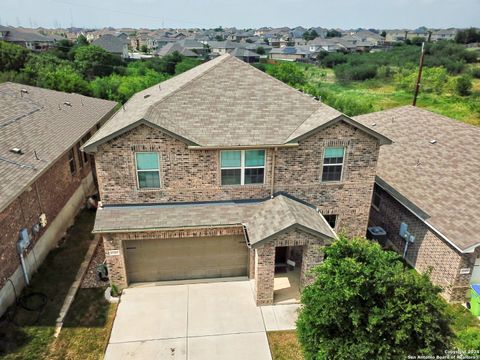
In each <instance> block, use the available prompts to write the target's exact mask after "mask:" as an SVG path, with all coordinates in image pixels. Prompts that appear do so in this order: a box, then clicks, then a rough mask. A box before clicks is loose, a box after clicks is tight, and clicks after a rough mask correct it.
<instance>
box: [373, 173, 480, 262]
mask: <svg viewBox="0 0 480 360" xmlns="http://www.w3.org/2000/svg"><path fill="white" fill-rule="evenodd" d="M379 180H380V181H381V182H382V183H383V184H386V185H388V183H387V182H386V181H384V180H383V179H381V178H380V177H379V176H378V175H377V176H376V178H375V184H377V185H378V186H379V187H380V188H382V190H384V191H385V192H387V193H388V194H389V195H390V196H392V197H393V198H394V199H395V200H396V201H398V202H399V203H400V204H401V205H402V206H403V207H404V208H406V209H407V210H408V211H409V212H410V213H412V214H413V215H414V216H415V217H416V218H417V219H419V220H420V221H421V222H422V223H424V224H425V225H426V226H427V227H428V228H429V229H430V230H432V231H433V232H434V233H435V234H437V235H438V236H440V237H441V238H442V239H443V240H445V241H446V242H447V243H449V244H450V245H451V246H453V247H454V248H455V249H456V250H457V251H459V252H460V253H461V254H471V253H473V252H474V251H475V249H476V248H477V247H478V246H479V245H480V244H476V245H473V246H470V247H468V248H466V249H464V250H462V249H460V248H459V247H458V246H457V245H455V243H454V242H453V241H451V240H450V239H449V238H448V237H447V236H445V235H444V234H442V232H441V231H439V230H438V229H437V228H435V227H434V226H432V225H431V224H429V223H428V222H427V221H426V220H425V219H423V218H422V217H421V216H420V215H418V214H417V213H416V212H415V211H414V210H413V209H412V208H411V207H410V206H409V205H407V204H406V203H405V202H404V201H402V200H401V199H400V198H399V197H398V196H396V195H395V194H394V193H393V192H392V191H391V190H390V189H388V188H387V186H385V185H383V184H380V183H379ZM392 189H393V187H392Z"/></svg>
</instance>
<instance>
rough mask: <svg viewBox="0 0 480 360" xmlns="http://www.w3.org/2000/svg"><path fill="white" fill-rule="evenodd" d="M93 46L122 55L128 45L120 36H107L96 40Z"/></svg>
mask: <svg viewBox="0 0 480 360" xmlns="http://www.w3.org/2000/svg"><path fill="white" fill-rule="evenodd" d="M92 45H95V46H99V47H101V48H102V49H104V50H105V51H107V52H109V53H112V54H122V53H123V49H124V48H125V45H126V43H125V41H124V40H122V39H121V38H119V37H118V36H115V35H111V34H106V35H103V36H101V37H99V38H98V39H96V40H94V41H93V42H92Z"/></svg>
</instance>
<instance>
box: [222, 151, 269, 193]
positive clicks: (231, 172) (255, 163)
mask: <svg viewBox="0 0 480 360" xmlns="http://www.w3.org/2000/svg"><path fill="white" fill-rule="evenodd" d="M220 172H221V182H222V185H246V184H263V183H264V180H265V150H222V151H220Z"/></svg>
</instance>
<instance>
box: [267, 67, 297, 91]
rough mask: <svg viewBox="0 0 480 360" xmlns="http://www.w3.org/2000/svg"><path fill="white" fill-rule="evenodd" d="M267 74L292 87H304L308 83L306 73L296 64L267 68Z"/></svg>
mask: <svg viewBox="0 0 480 360" xmlns="http://www.w3.org/2000/svg"><path fill="white" fill-rule="evenodd" d="M267 73H268V74H269V75H272V76H273V77H275V78H277V79H278V80H280V81H283V82H284V83H287V84H288V85H291V86H298V85H303V84H305V82H306V77H305V73H304V71H303V69H302V68H300V67H299V66H297V65H296V64H292V63H288V62H281V63H279V64H278V65H276V66H271V67H268V68H267Z"/></svg>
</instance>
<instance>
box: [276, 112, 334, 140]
mask: <svg viewBox="0 0 480 360" xmlns="http://www.w3.org/2000/svg"><path fill="white" fill-rule="evenodd" d="M322 105H323V103H320V107H319V108H318V109H316V110H314V111H313V112H312V113H310V115H308V117H307V118H306V119H305V120H303V121H302V122H301V123H300V124H298V126H297V127H296V128H295V129H293V131H292V132H291V133H290V134H289V135H288V136H287V138H286V139H285V142H287V141H288V139H290V137H291V136H292V135H293V134H295V132H296V131H297V130H298V129H299V128H300V126H302V125H303V124H305V123H306V122H307V121H308V120H310V118H311V117H312V116H313V115H314V114H316V113H317V112H318V111H320V110H323V109H322ZM342 114H343V113H342Z"/></svg>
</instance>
